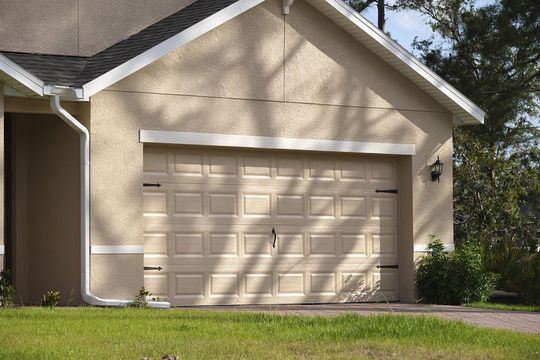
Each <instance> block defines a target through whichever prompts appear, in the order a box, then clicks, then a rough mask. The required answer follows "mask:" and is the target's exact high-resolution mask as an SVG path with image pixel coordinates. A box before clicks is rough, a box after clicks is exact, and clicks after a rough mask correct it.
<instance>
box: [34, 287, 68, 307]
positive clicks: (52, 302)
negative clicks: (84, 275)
mask: <svg viewBox="0 0 540 360" xmlns="http://www.w3.org/2000/svg"><path fill="white" fill-rule="evenodd" d="M61 296H62V293H61V292H60V291H55V290H52V291H47V292H46V293H45V294H43V297H42V298H41V301H40V302H39V305H41V306H43V307H49V308H53V307H56V305H58V302H59V301H60V297H61Z"/></svg>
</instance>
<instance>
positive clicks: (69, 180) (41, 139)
mask: <svg viewBox="0 0 540 360" xmlns="http://www.w3.org/2000/svg"><path fill="white" fill-rule="evenodd" d="M12 119H13V122H12V128H13V142H14V147H15V148H14V154H15V155H14V164H13V171H14V173H15V175H14V176H15V178H14V184H13V186H14V193H15V195H14V197H15V205H14V211H15V214H16V220H15V242H14V247H15V254H16V255H15V267H14V269H15V274H14V275H15V285H16V290H17V293H16V300H17V301H21V300H22V302H24V303H27V304H35V303H37V302H38V301H39V300H40V298H41V296H42V295H43V294H44V293H45V292H47V291H49V290H59V291H61V292H62V298H61V304H68V302H70V299H71V302H70V304H71V305H78V304H80V303H81V297H80V230H79V229H80V221H79V209H80V205H79V204H80V198H79V194H80V192H79V189H80V187H79V152H78V149H79V137H78V135H77V134H76V133H75V132H74V131H73V130H72V129H71V128H70V127H69V126H67V125H66V124H65V123H64V122H63V121H62V120H61V119H60V118H58V117H57V116H55V115H46V114H40V115H38V114H12Z"/></svg>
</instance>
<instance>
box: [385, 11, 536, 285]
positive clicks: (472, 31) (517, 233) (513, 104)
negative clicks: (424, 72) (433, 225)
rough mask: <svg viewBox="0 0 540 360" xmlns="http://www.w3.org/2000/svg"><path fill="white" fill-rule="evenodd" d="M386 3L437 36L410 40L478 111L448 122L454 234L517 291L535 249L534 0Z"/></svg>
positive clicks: (501, 279)
mask: <svg viewBox="0 0 540 360" xmlns="http://www.w3.org/2000/svg"><path fill="white" fill-rule="evenodd" d="M395 7H396V8H398V9H412V10H416V11H419V12H420V13H422V14H423V15H424V16H425V18H426V19H427V21H428V23H429V24H430V25H431V27H432V29H433V31H434V32H435V33H436V34H437V38H431V39H424V40H416V41H415V44H414V47H415V49H416V52H417V53H418V55H419V56H420V57H421V59H422V60H423V62H424V63H425V64H426V65H427V66H429V67H430V68H431V69H433V70H434V71H435V72H437V73H438V74H439V75H441V76H442V77H443V78H444V79H445V80H447V81H448V82H450V83H451V84H452V85H454V86H455V87H456V88H457V89H459V90H460V91H461V92H463V93H464V94H465V95H467V96H468V97H469V98H470V99H472V100H473V101H474V102H475V103H476V104H478V105H479V106H480V107H481V108H483V109H484V110H485V111H486V119H485V124H484V125H483V126H468V127H467V126H466V127H460V128H456V129H455V130H454V230H455V231H454V232H455V238H456V242H457V243H458V244H459V243H466V242H470V241H471V240H470V239H475V240H476V241H477V242H478V244H479V245H480V247H481V249H482V252H481V253H482V254H483V257H484V259H483V260H484V264H485V267H486V269H487V270H489V271H493V272H496V273H498V274H500V275H501V277H500V282H499V287H500V288H503V289H505V290H509V291H520V292H522V291H524V290H525V291H526V288H528V287H529V286H533V284H531V283H529V284H524V283H523V280H520V279H523V278H525V277H526V274H527V273H530V271H529V270H527V269H526V268H524V266H523V263H524V262H526V259H527V258H528V257H530V256H531V255H532V254H534V253H535V252H536V251H537V249H538V248H539V247H540V231H539V227H538V223H539V222H540V130H539V128H538V123H539V121H540V120H539V111H540V39H539V34H540V1H538V0H520V1H515V0H498V1H497V0H496V1H494V2H493V3H492V4H489V5H486V6H483V7H478V6H476V1H474V0H430V1H425V0H398V1H396V4H395ZM528 279H529V280H530V281H536V283H538V282H539V281H538V278H528Z"/></svg>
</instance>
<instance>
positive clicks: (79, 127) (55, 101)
mask: <svg viewBox="0 0 540 360" xmlns="http://www.w3.org/2000/svg"><path fill="white" fill-rule="evenodd" d="M50 105H51V110H52V111H53V112H54V113H55V114H56V115H58V116H59V117H60V118H61V119H62V120H64V121H65V122H66V123H67V124H68V125H69V126H70V127H71V128H72V129H73V130H75V131H76V132H77V133H79V135H80V139H81V296H82V298H83V300H84V301H85V302H86V303H88V304H90V305H95V306H126V305H128V304H129V303H131V301H130V300H115V299H102V298H100V297H97V296H95V295H93V294H92V293H91V291H90V134H89V133H88V129H87V128H86V127H85V126H84V125H83V124H81V123H80V122H79V121H78V120H77V119H75V118H74V117H73V116H71V114H70V113H69V112H67V111H66V110H65V109H64V108H63V107H62V105H61V104H60V95H51V97H50ZM148 305H149V306H150V307H156V308H169V307H170V306H171V305H170V303H168V302H159V301H152V302H149V303H148Z"/></svg>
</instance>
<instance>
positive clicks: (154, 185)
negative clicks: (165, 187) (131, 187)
mask: <svg viewBox="0 0 540 360" xmlns="http://www.w3.org/2000/svg"><path fill="white" fill-rule="evenodd" d="M142 186H143V187H157V188H158V187H161V184H160V183H143V184H142Z"/></svg>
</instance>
